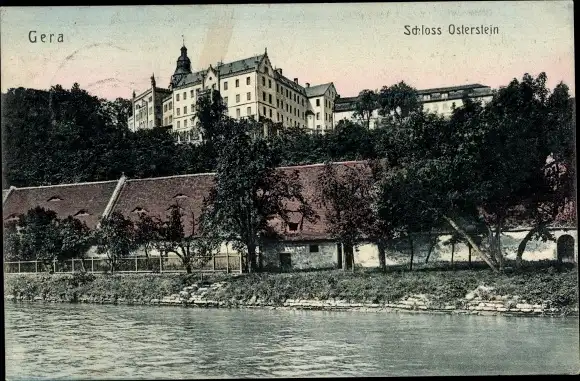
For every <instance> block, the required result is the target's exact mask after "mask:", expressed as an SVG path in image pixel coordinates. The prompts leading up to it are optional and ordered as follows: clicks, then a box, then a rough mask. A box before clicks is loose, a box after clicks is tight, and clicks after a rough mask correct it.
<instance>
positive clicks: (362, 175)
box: [317, 163, 373, 271]
mask: <svg viewBox="0 0 580 381" xmlns="http://www.w3.org/2000/svg"><path fill="white" fill-rule="evenodd" d="M369 180H370V176H369V173H368V167H366V166H356V167H355V166H345V165H343V166H340V167H338V165H336V164H332V163H326V164H325V166H324V170H323V172H322V174H321V175H320V177H319V178H318V184H317V203H318V204H319V205H320V206H321V207H322V208H324V209H325V214H326V221H327V230H326V231H327V233H328V234H330V236H331V237H332V238H333V239H335V240H337V241H338V242H339V243H340V244H341V245H342V247H343V248H344V253H343V255H344V260H343V261H344V263H345V264H346V266H344V267H343V268H344V269H346V268H347V267H350V268H351V269H352V270H353V271H354V252H353V250H354V248H355V247H356V246H358V245H360V244H362V243H363V242H364V241H365V239H366V238H367V237H365V234H364V233H365V228H364V226H369V225H370V224H372V222H371V219H372V217H373V216H372V211H371V191H372V182H371V181H369Z"/></svg>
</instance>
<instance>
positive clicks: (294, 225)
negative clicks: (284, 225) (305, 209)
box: [288, 222, 298, 232]
mask: <svg viewBox="0 0 580 381" xmlns="http://www.w3.org/2000/svg"><path fill="white" fill-rule="evenodd" d="M288 230H290V231H291V232H295V231H297V230H298V223H297V222H288Z"/></svg>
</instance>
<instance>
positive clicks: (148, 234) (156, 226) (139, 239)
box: [135, 213, 162, 270]
mask: <svg viewBox="0 0 580 381" xmlns="http://www.w3.org/2000/svg"><path fill="white" fill-rule="evenodd" d="M161 225H162V221H161V220H160V219H159V218H157V217H151V216H149V215H147V214H145V213H142V214H140V215H139V220H138V221H137V222H136V223H135V228H136V229H137V231H136V233H135V244H136V245H137V246H139V247H141V248H142V249H143V251H144V252H145V257H146V259H147V268H148V269H150V270H151V250H152V249H153V248H158V247H159V246H160V245H161V239H162V236H161ZM160 255H161V253H160Z"/></svg>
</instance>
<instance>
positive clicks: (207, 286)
mask: <svg viewBox="0 0 580 381" xmlns="http://www.w3.org/2000/svg"><path fill="white" fill-rule="evenodd" d="M227 287H228V283H227V282H215V283H208V282H199V283H195V284H193V285H191V286H187V287H184V288H183V289H182V290H181V291H180V292H179V293H175V294H172V295H168V296H165V297H163V298H161V299H147V298H140V299H130V300H129V299H125V298H117V297H116V296H114V295H110V296H108V297H100V298H96V297H93V296H87V295H80V296H78V297H75V298H74V299H72V300H71V299H68V300H65V299H64V298H58V297H46V296H45V297H41V296H35V297H34V298H30V297H24V295H5V297H4V298H5V300H17V301H44V302H77V303H99V304H128V305H137V304H141V305H166V306H184V307H214V308H268V309H304V310H329V311H337V310H342V311H377V312H380V311H386V312H407V313H439V314H469V315H503V316H561V315H564V314H565V315H568V316H569V315H572V316H577V315H578V307H577V306H576V307H573V308H571V309H569V310H567V311H563V310H561V309H558V308H552V307H551V306H550V305H549V304H548V303H542V304H531V303H527V302H526V300H525V299H523V298H521V297H519V296H517V295H495V294H494V289H493V288H491V287H486V286H479V287H477V288H476V289H475V290H473V291H472V292H469V293H468V294H467V295H465V297H464V298H460V299H457V300H455V301H453V302H449V301H447V302H439V301H437V298H436V297H435V296H433V295H426V294H411V295H408V296H406V297H403V298H401V299H400V300H397V301H393V302H387V303H372V302H366V303H353V302H349V301H346V300H342V299H327V300H317V299H286V300H284V301H283V302H280V303H272V302H267V301H264V300H260V299H259V298H258V297H256V296H255V295H254V296H252V297H251V298H250V299H248V300H216V299H223V298H220V290H225V288H227Z"/></svg>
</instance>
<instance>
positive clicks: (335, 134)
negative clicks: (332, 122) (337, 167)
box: [325, 120, 376, 161]
mask: <svg viewBox="0 0 580 381" xmlns="http://www.w3.org/2000/svg"><path fill="white" fill-rule="evenodd" d="M325 140H326V142H327V150H328V155H327V157H329V158H331V160H334V161H339V160H368V159H373V158H375V157H376V154H375V147H374V134H373V132H372V131H369V130H368V129H366V128H364V127H363V126H361V125H359V124H357V123H353V122H351V121H346V120H341V121H340V122H338V124H337V126H336V128H335V129H334V130H333V131H331V132H330V133H329V134H326V139H325Z"/></svg>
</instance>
